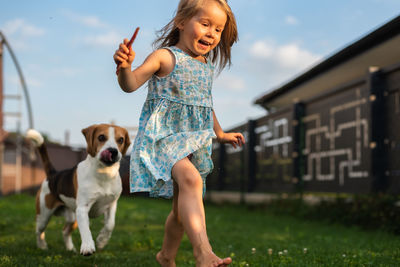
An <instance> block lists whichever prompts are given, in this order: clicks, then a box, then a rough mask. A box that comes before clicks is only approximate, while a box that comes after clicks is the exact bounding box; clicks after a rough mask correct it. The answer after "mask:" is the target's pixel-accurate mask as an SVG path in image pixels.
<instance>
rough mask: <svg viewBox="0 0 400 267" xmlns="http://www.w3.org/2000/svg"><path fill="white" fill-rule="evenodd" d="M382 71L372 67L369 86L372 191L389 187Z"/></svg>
mask: <svg viewBox="0 0 400 267" xmlns="http://www.w3.org/2000/svg"><path fill="white" fill-rule="evenodd" d="M382 75H383V74H382V72H381V71H380V70H379V68H377V67H370V68H369V72H368V77H367V86H368V88H369V92H370V96H369V100H370V108H371V109H370V111H371V113H370V119H371V127H370V128H371V142H370V148H371V176H372V192H374V193H378V192H385V191H386V189H387V177H386V168H387V151H386V147H385V138H386V114H385V98H386V89H385V84H384V79H383V77H382Z"/></svg>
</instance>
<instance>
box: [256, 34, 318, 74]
mask: <svg viewBox="0 0 400 267" xmlns="http://www.w3.org/2000/svg"><path fill="white" fill-rule="evenodd" d="M250 55H251V56H253V57H254V58H258V59H259V60H261V61H264V63H265V64H272V65H273V66H275V67H279V68H280V69H290V70H297V71H298V70H302V69H304V68H306V67H308V66H310V65H311V64H313V63H315V62H316V61H317V60H319V59H320V58H321V56H319V55H317V54H313V53H312V52H310V51H307V50H305V49H302V48H301V47H300V46H299V45H298V44H296V43H289V44H284V45H276V44H274V43H273V42H270V41H256V42H255V43H254V44H253V45H252V46H251V47H250Z"/></svg>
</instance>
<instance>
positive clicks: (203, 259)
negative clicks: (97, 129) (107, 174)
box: [114, 0, 244, 266]
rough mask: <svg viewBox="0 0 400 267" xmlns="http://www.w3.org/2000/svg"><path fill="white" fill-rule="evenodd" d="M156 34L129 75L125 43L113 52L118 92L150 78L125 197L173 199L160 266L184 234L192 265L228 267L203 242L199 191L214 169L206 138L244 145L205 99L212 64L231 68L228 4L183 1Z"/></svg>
mask: <svg viewBox="0 0 400 267" xmlns="http://www.w3.org/2000/svg"><path fill="white" fill-rule="evenodd" d="M160 32H161V35H160V37H159V39H158V40H156V42H155V44H158V50H156V51H154V52H153V53H151V54H150V55H149V56H148V57H147V58H146V60H145V61H144V63H143V64H142V65H141V66H139V67H138V68H136V69H135V70H133V71H131V64H132V62H133V59H134V57H135V53H134V52H133V51H132V49H131V48H130V47H127V46H126V45H127V43H128V39H125V40H124V42H123V43H122V44H120V46H119V49H118V50H117V51H116V52H115V54H114V60H115V62H116V63H117V64H118V65H119V67H120V71H119V74H118V82H119V85H120V86H121V88H122V90H124V91H125V92H133V91H135V90H136V89H138V88H139V87H140V86H142V85H143V84H144V83H145V82H146V81H147V80H149V82H148V95H147V99H146V102H145V104H144V106H143V109H142V113H141V116H140V121H139V131H138V134H137V137H136V140H135V143H134V146H133V150H132V154H131V167H130V171H131V173H130V186H131V192H138V191H147V192H150V196H154V197H167V198H168V197H172V196H173V206H172V211H171V212H170V214H169V216H168V218H167V220H166V223H165V234H164V241H163V245H162V248H161V251H159V252H158V253H157V256H156V259H157V261H158V263H159V264H160V265H161V266H175V256H176V254H177V252H178V248H179V245H180V242H181V239H182V237H183V234H184V232H186V234H187V235H188V237H189V240H190V242H191V244H192V246H193V254H194V257H195V258H196V266H226V265H229V264H230V263H231V262H232V259H231V258H229V257H227V258H223V259H221V258H219V257H217V256H216V255H215V254H214V253H213V251H212V248H211V245H210V243H209V240H208V237H207V232H206V221H205V213H204V206H203V192H204V190H205V177H206V176H207V174H209V173H210V172H211V170H212V168H213V163H212V160H211V150H212V138H213V137H215V136H216V137H217V140H218V141H219V142H220V143H230V144H231V145H233V146H234V147H236V146H241V145H242V144H243V143H244V137H243V136H242V134H240V133H225V132H223V130H222V129H221V127H220V125H219V123H218V120H217V118H216V116H215V113H214V111H213V107H212V97H211V86H212V81H213V76H214V66H213V63H216V64H217V66H218V67H219V68H218V70H219V71H220V70H222V69H223V68H224V67H225V66H226V65H227V64H230V63H231V46H232V45H233V43H235V42H236V41H237V27H236V21H235V18H234V15H233V13H232V11H231V9H230V7H229V6H228V4H227V2H226V0H181V1H180V3H179V6H178V9H177V12H176V16H175V18H174V19H173V20H171V22H170V23H169V24H168V25H166V26H165V27H164V28H163V29H162V30H161V31H160ZM214 133H215V134H214Z"/></svg>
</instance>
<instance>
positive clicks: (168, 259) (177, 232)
mask: <svg viewBox="0 0 400 267" xmlns="http://www.w3.org/2000/svg"><path fill="white" fill-rule="evenodd" d="M178 196H179V190H178V185H177V184H176V182H175V181H174V198H173V203H172V205H173V206H172V211H171V212H170V213H169V215H168V217H167V220H166V222H165V230H164V241H163V245H162V248H161V251H160V252H158V253H157V256H156V258H157V261H158V263H159V264H160V265H161V266H163V267H175V266H176V265H175V257H176V254H177V252H178V249H179V245H180V243H181V240H182V237H183V234H184V230H183V225H182V223H181V222H180V220H179V214H178Z"/></svg>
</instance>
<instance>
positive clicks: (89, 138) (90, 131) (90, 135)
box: [82, 125, 96, 157]
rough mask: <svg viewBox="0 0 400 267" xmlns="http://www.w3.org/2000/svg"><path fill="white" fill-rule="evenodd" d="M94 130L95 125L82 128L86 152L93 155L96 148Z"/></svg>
mask: <svg viewBox="0 0 400 267" xmlns="http://www.w3.org/2000/svg"><path fill="white" fill-rule="evenodd" d="M95 130H96V125H92V126H89V127H87V128H85V129H83V130H82V133H83V135H84V136H85V138H86V143H87V148H86V150H87V153H88V154H89V155H90V156H92V157H95V156H96V148H95V146H94V137H95V136H94V133H95Z"/></svg>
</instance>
